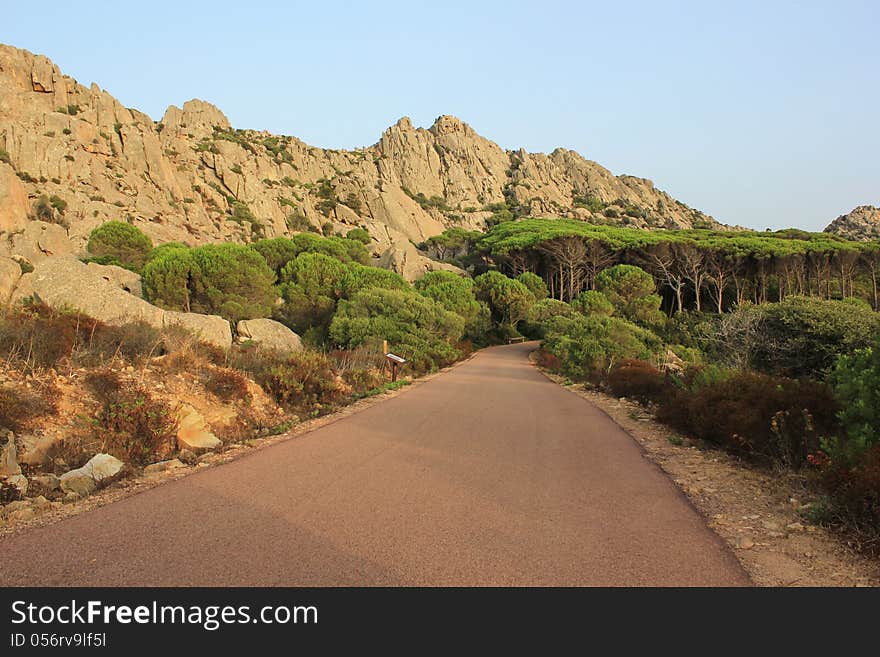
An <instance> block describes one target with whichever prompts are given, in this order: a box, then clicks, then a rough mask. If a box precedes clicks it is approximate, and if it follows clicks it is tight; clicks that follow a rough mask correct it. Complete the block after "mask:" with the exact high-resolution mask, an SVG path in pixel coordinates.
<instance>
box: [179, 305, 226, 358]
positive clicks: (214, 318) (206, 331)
mask: <svg viewBox="0 0 880 657" xmlns="http://www.w3.org/2000/svg"><path fill="white" fill-rule="evenodd" d="M164 322H165V326H166V327H170V326H179V327H181V328H183V329H185V330H187V331H189V332H190V333H192V334H193V335H194V336H196V337H197V338H198V339H199V340H201V341H202V342H207V343H208V344H212V345H214V346H215V347H220V348H221V349H229V348H230V347H232V328H231V327H230V326H229V322H228V321H226V320H225V319H223V318H222V317H220V316H219V315H199V314H198V313H181V312H176V311H173V310H166V311H165V319H164Z"/></svg>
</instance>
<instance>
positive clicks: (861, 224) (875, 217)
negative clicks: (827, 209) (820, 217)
mask: <svg viewBox="0 0 880 657" xmlns="http://www.w3.org/2000/svg"><path fill="white" fill-rule="evenodd" d="M825 232H826V233H832V234H834V235H839V236H840V237H845V238H846V239H849V240H856V241H859V242H867V241H870V240H878V239H880V208H876V207H874V206H873V205H860V206H858V207H856V208H854V209H853V210H851V211H850V212H848V213H846V214H842V215H840V216H839V217H838V218H837V219H835V220H834V221H832V222H831V223H830V224H828V226H826V227H825Z"/></svg>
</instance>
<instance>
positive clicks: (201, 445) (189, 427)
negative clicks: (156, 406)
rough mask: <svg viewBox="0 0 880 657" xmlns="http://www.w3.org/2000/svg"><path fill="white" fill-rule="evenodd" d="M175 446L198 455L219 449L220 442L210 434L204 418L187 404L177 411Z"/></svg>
mask: <svg viewBox="0 0 880 657" xmlns="http://www.w3.org/2000/svg"><path fill="white" fill-rule="evenodd" d="M177 422H178V429H177V446H178V448H179V449H181V450H189V451H190V452H192V453H193V454H200V453H202V452H206V451H209V450H212V449H216V448H217V447H220V444H221V441H220V439H219V438H217V436H215V435H214V434H213V433H211V431H210V429H208V425H207V424H205V418H204V417H203V416H202V414H201V413H199V412H198V411H197V410H196V409H194V408H193V407H192V406H190V405H189V404H181V405H180V407H179V408H178V409H177Z"/></svg>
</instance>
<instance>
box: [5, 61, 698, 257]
mask: <svg viewBox="0 0 880 657" xmlns="http://www.w3.org/2000/svg"><path fill="white" fill-rule="evenodd" d="M0 88H2V89H3V90H4V93H3V96H2V98H0V149H2V152H0V233H4V234H5V236H4V235H0V255H7V256H8V255H12V253H13V246H12V245H11V244H10V243H9V239H8V236H9V235H10V234H11V233H13V232H15V231H17V230H20V229H21V228H22V227H23V225H24V224H25V223H26V222H27V221H28V215H29V214H32V213H33V205H34V203H35V202H36V200H37V199H38V197H39V196H40V195H42V194H45V195H47V196H52V195H54V196H57V197H59V198H60V199H62V200H63V201H64V202H65V203H66V204H67V207H66V209H65V210H64V211H63V213H62V212H58V213H57V216H56V217H55V218H54V219H55V220H56V221H57V222H58V223H60V224H63V225H66V226H67V228H66V229H65V230H66V232H67V234H68V237H69V239H70V242H71V250H72V251H74V252H79V251H82V250H83V249H84V247H85V243H86V240H87V238H88V235H89V233H90V232H91V230H92V229H93V228H94V227H95V226H97V225H99V224H101V223H103V222H105V221H109V220H112V219H116V220H118V219H125V220H129V221H131V222H132V223H134V224H136V225H137V226H138V227H140V228H141V229H142V230H143V231H144V232H146V233H147V234H148V235H149V236H150V237H151V238H152V239H153V241H154V243H162V242H167V241H182V242H185V243H188V244H193V245H194V244H201V243H207V242H214V241H220V240H225V241H240V242H246V241H251V240H254V239H257V238H259V237H261V236H266V237H272V236H276V235H287V234H290V233H291V232H295V231H302V230H306V229H308V228H309V227H311V228H312V229H314V230H321V229H322V228H324V227H325V226H326V225H327V224H329V228H330V229H332V231H333V232H334V233H336V232H341V233H343V234H344V233H345V232H347V231H348V230H351V229H352V228H354V227H364V228H366V229H367V230H368V231H369V233H370V235H371V237H372V241H371V244H370V247H371V249H372V251H373V255H374V256H375V257H377V258H378V257H379V256H381V255H382V254H383V253H386V252H387V251H388V250H389V249H390V248H392V247H396V248H397V249H398V250H399V249H400V248H406V247H405V245H407V244H409V243H410V242H412V243H416V244H418V243H420V242H422V241H424V240H425V239H426V238H428V237H430V236H432V235H436V234H439V233H440V232H442V231H443V230H444V229H445V228H448V227H451V226H461V227H463V228H466V229H471V230H480V229H483V228H485V220H486V219H487V218H488V217H490V216H491V214H492V212H491V211H488V210H486V209H485V208H486V206H488V205H491V204H493V203H503V202H505V201H506V200H507V201H509V202H511V203H515V204H517V205H518V206H520V207H522V208H526V209H527V210H528V212H530V213H532V214H533V215H542V216H551V217H554V216H558V217H565V216H567V217H577V218H581V219H590V218H591V217H592V216H593V214H592V213H591V211H590V210H589V209H587V208H586V207H585V206H584V203H583V202H582V199H583V198H586V197H587V196H591V197H595V198H597V199H600V200H602V201H605V202H610V201H613V200H616V199H622V200H624V201H626V202H627V203H628V204H630V206H637V207H638V208H640V209H643V210H644V213H645V217H643V218H635V217H628V218H627V220H628V222H629V224H630V225H642V226H643V227H648V228H650V227H690V226H691V225H692V224H693V222H696V221H698V222H701V223H710V224H711V223H713V220H712V219H711V218H710V217H706V216H705V215H703V214H702V213H699V212H697V211H695V210H692V209H690V208H688V207H686V206H684V205H682V204H679V203H678V202H677V201H676V200H675V199H673V198H671V197H669V196H668V195H667V194H665V193H663V192H661V191H658V190H656V189H655V188H654V186H653V184H652V183H651V182H650V181H648V180H645V179H643V178H635V177H630V176H614V175H612V174H611V173H610V172H609V171H608V170H606V169H604V168H603V167H601V166H599V165H598V164H596V163H595V162H591V161H589V160H586V159H584V158H582V157H581V156H580V155H578V154H577V153H574V152H573V151H567V150H564V149H557V150H556V151H553V152H552V153H550V154H549V155H544V154H541V153H527V152H526V151H524V150H518V151H506V150H504V149H502V148H501V147H500V146H498V145H497V144H495V143H493V142H492V141H489V140H488V139H485V138H483V137H481V136H480V135H479V134H477V132H476V131H475V130H474V129H473V128H471V127H470V126H469V125H468V124H466V123H464V122H463V121H461V120H459V119H457V118H455V117H452V116H441V117H439V118H438V119H437V120H436V122H435V123H434V124H433V125H432V126H431V127H430V128H428V129H424V128H416V127H414V126H413V125H412V122H411V121H410V120H409V119H408V118H403V119H401V120H400V121H398V122H397V123H396V124H395V125H393V126H392V127H390V128H388V130H386V131H385V133H384V134H383V135H382V136H381V138H380V140H379V141H378V143H376V144H375V145H373V146H368V147H365V148H358V149H355V150H351V151H345V150H324V149H321V148H315V147H312V146H309V145H308V144H305V143H303V142H302V141H300V140H298V139H296V138H294V137H287V136H282V135H272V134H270V133H267V132H257V131H252V130H247V131H245V130H233V129H232V128H231V127H230V124H229V120H228V119H227V117H226V116H225V115H224V114H223V112H221V111H220V110H219V109H218V108H216V107H215V106H213V105H211V104H210V103H208V102H205V101H202V100H190V101H187V102H185V103H183V105H182V106H181V107H176V106H172V107H169V108H168V110H167V111H166V112H165V115H164V116H163V117H162V119H161V120H160V121H154V120H153V119H152V118H151V117H149V116H147V115H146V114H144V113H142V112H139V111H137V110H135V109H130V108H126V107H124V106H123V105H122V104H121V103H120V102H119V101H118V100H116V99H115V98H114V97H113V96H111V95H110V94H109V93H107V92H106V91H103V90H102V89H100V88H99V87H98V86H97V85H95V84H93V85H92V86H91V87H84V86H83V85H80V84H79V83H78V82H77V81H76V80H74V79H73V78H71V77H69V76H67V75H65V74H64V73H63V72H62V71H61V70H60V69H59V68H58V67H57V66H56V65H55V64H53V63H52V62H51V61H50V60H49V59H47V58H46V57H43V56H41V55H34V54H32V53H30V52H27V51H25V50H20V49H17V48H13V47H11V46H0ZM4 160H5V162H4ZM579 199H580V200H579ZM245 209H246V210H247V211H248V212H244V210H245ZM242 216H244V217H253V218H254V220H253V221H251V220H250V219H249V218H246V219H242ZM613 220H614V219H611V221H613ZM602 221H604V222H607V221H609V219H608V218H605V217H604V216H603V217H602ZM4 237H5V238H6V239H5V241H4ZM388 260H389V262H391V263H392V266H400V265H399V263H401V262H403V260H404V259H402V258H391V257H389V258H388ZM405 260H406V261H407V263H409V262H410V261H411V260H412V258H407V259H405ZM394 263H398V265H395V264H394ZM422 264H424V263H419V267H420V268H421V265H422ZM400 273H404V272H402V271H401V272H400Z"/></svg>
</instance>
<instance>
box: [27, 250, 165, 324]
mask: <svg viewBox="0 0 880 657" xmlns="http://www.w3.org/2000/svg"><path fill="white" fill-rule="evenodd" d="M25 279H27V280H25ZM25 296H33V297H34V298H35V299H37V300H39V301H41V302H43V303H45V304H46V305H48V306H50V307H52V308H70V309H72V310H78V311H79V312H81V313H83V314H85V315H88V316H89V317H93V318H94V319H98V320H101V321H102V322H106V323H107V324H115V325H119V324H127V323H131V322H137V321H143V322H146V323H147V324H149V325H150V326H152V327H154V328H157V329H161V328H162V327H163V325H164V315H165V311H164V310H162V309H161V308H157V307H156V306H154V305H152V304H150V303H147V302H146V301H144V300H143V299H139V298H138V297H136V296H134V295H132V294H129V293H128V292H126V291H125V290H123V289H122V288H120V287H118V286H117V285H116V284H115V283H112V282H110V281H108V280H106V279H105V278H104V277H103V276H101V275H100V274H98V272H97V271H95V270H94V269H90V268H89V267H87V266H86V265H84V264H83V263H81V262H80V261H79V260H77V259H75V258H73V257H49V258H45V259H44V260H42V261H40V262H38V263H37V265H36V266H35V267H34V271H33V272H31V273H30V274H27V275H26V276H23V277H22V281H21V282H20V284H19V286H18V288H16V290H15V293H14V294H13V300H18V299H21V298H23V297H25Z"/></svg>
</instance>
